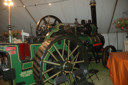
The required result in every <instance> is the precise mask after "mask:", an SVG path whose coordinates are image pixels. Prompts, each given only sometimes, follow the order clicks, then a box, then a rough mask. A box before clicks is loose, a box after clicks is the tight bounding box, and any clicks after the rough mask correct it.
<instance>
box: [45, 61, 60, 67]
mask: <svg viewBox="0 0 128 85" xmlns="http://www.w3.org/2000/svg"><path fill="white" fill-rule="evenodd" d="M43 62H44V63H48V64H52V65H56V66H60V64H59V63H54V62H49V61H43Z"/></svg>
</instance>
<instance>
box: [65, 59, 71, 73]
mask: <svg viewBox="0 0 128 85" xmlns="http://www.w3.org/2000/svg"><path fill="white" fill-rule="evenodd" d="M63 70H64V71H65V72H70V71H72V70H73V64H72V63H71V62H70V61H66V62H65V63H64V64H63Z"/></svg>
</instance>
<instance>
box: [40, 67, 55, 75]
mask: <svg viewBox="0 0 128 85" xmlns="http://www.w3.org/2000/svg"><path fill="white" fill-rule="evenodd" d="M53 69H54V68H50V69H48V70H46V71H44V72H42V75H43V74H45V73H48V72H50V71H52V70H53Z"/></svg>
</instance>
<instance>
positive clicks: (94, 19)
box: [90, 0, 97, 27]
mask: <svg viewBox="0 0 128 85" xmlns="http://www.w3.org/2000/svg"><path fill="white" fill-rule="evenodd" d="M90 7H91V16H92V23H93V24H94V25H95V26H96V27H97V18H96V1H95V0H91V1H90Z"/></svg>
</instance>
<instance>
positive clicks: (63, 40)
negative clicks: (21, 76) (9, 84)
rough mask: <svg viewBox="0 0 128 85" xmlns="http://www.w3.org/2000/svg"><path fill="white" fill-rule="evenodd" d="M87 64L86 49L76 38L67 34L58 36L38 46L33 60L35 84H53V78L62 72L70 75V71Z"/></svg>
mask: <svg viewBox="0 0 128 85" xmlns="http://www.w3.org/2000/svg"><path fill="white" fill-rule="evenodd" d="M87 66H88V64H87V56H86V51H85V49H83V47H82V46H81V44H80V43H79V42H78V40H77V39H75V38H74V37H70V36H68V35H63V36H58V37H54V38H51V39H49V40H46V41H44V42H43V43H42V45H41V46H40V47H39V50H38V51H37V53H36V56H35V59H34V62H33V71H34V78H35V80H36V83H37V84H41V85H53V80H54V78H56V77H58V76H60V75H62V74H64V75H67V77H70V75H71V73H72V71H74V70H76V69H78V68H83V67H84V68H85V69H86V67H87Z"/></svg>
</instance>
